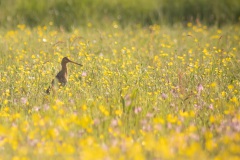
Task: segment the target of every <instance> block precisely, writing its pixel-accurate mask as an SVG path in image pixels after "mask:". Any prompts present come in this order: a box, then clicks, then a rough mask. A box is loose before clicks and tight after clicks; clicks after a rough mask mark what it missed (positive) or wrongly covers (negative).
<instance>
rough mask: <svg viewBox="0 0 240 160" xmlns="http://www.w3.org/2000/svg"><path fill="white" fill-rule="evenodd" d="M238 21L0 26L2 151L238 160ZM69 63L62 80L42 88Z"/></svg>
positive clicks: (4, 154) (6, 155)
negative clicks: (222, 25)
mask: <svg viewBox="0 0 240 160" xmlns="http://www.w3.org/2000/svg"><path fill="white" fill-rule="evenodd" d="M239 33H240V28H239V26H231V27H225V28H222V29H217V28H214V27H213V28H208V27H206V26H201V25H199V26H194V25H193V24H191V23H189V24H188V28H181V27H178V28H177V27H175V28H167V27H164V26H158V25H154V26H150V27H147V28H142V27H139V26H135V27H132V28H130V27H129V28H125V29H121V28H120V27H119V25H118V24H117V23H116V22H114V23H113V24H112V26H109V28H108V29H106V28H101V29H99V28H95V27H93V26H92V25H91V24H89V25H88V27H83V28H76V29H74V30H73V31H72V32H71V33H67V32H64V31H63V30H58V29H56V28H54V27H52V26H51V23H50V25H47V26H39V27H36V28H33V29H29V28H28V27H26V26H25V25H19V26H18V29H16V30H1V31H0V54H1V59H0V64H1V65H0V71H1V74H0V91H1V95H2V96H1V97H0V104H1V105H0V107H1V108H0V155H1V158H2V159H12V158H13V159H67V158H69V159H137V160H139V159H213V158H216V159H238V158H239V150H240V146H239V144H240V135H239V131H240V114H239V112H240V110H239V98H240V97H239V96H240V94H239V90H240V83H239V78H240V77H239V67H238V66H239V65H238V63H239V50H240V47H239V46H240V38H239V36H240V35H239ZM65 56H68V57H69V59H71V60H74V61H76V62H79V63H81V64H83V67H79V66H75V65H71V64H68V67H69V80H68V84H67V86H65V87H64V88H60V89H59V90H58V91H57V92H56V94H51V95H47V94H45V90H46V89H47V87H48V86H49V84H50V83H51V80H52V78H53V77H54V76H55V75H56V73H57V72H58V71H59V70H60V67H61V66H60V62H61V59H62V58H63V57H65Z"/></svg>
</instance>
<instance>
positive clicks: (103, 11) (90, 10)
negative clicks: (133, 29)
mask: <svg viewBox="0 0 240 160" xmlns="http://www.w3.org/2000/svg"><path fill="white" fill-rule="evenodd" d="M239 17H240V1H239V0H212V1H208V0H150V1H145V0H41V1H39V0H8V1H7V0H1V1H0V24H1V25H2V26H15V25H16V24H19V23H25V24H27V25H29V26H36V25H41V24H45V23H48V22H50V21H52V22H53V23H54V24H55V25H56V26H62V27H64V28H66V29H71V27H72V26H78V25H82V24H86V23H88V22H91V23H96V24H107V23H108V22H112V21H118V22H119V23H120V24H121V25H122V26H126V25H129V24H136V23H137V24H141V25H151V24H156V23H157V24H160V23H166V24H175V23H179V22H181V23H185V22H189V21H191V22H194V23H195V22H197V23H198V22H204V23H205V24H208V25H215V24H217V25H219V26H220V25H223V24H226V23H236V22H239Z"/></svg>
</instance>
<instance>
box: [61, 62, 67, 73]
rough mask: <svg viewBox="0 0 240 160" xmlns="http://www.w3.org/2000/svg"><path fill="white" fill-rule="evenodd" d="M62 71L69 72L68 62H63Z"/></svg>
mask: <svg viewBox="0 0 240 160" xmlns="http://www.w3.org/2000/svg"><path fill="white" fill-rule="evenodd" d="M62 71H63V72H64V73H65V74H67V64H62Z"/></svg>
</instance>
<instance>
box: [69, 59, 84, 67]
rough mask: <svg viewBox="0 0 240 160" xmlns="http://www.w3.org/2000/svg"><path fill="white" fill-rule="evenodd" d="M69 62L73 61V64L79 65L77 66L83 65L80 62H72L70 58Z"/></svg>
mask: <svg viewBox="0 0 240 160" xmlns="http://www.w3.org/2000/svg"><path fill="white" fill-rule="evenodd" d="M69 62H71V63H74V64H76V65H79V66H83V65H82V64H79V63H76V62H73V61H71V60H69Z"/></svg>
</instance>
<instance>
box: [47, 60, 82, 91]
mask: <svg viewBox="0 0 240 160" xmlns="http://www.w3.org/2000/svg"><path fill="white" fill-rule="evenodd" d="M68 62H70V63H74V64H77V65H79V66H82V65H81V64H79V63H76V62H73V61H71V60H70V59H68V58H67V57H64V58H63V59H62V62H61V65H62V70H61V71H60V72H58V74H57V75H56V77H55V79H53V80H52V85H50V86H49V87H48V89H47V90H46V93H48V94H50V90H51V89H53V88H54V86H55V83H56V79H57V80H58V83H60V85H61V86H65V85H66V83H67V74H68V71H67V63H68Z"/></svg>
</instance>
